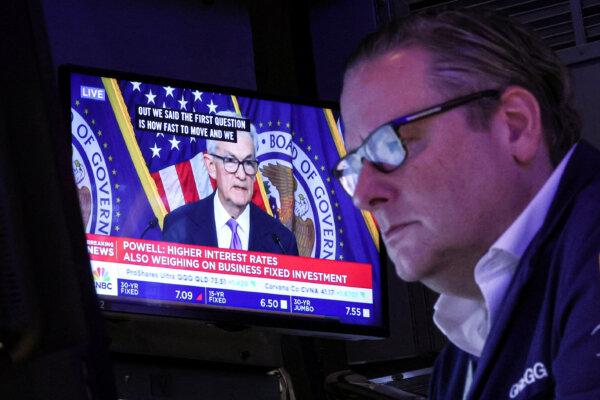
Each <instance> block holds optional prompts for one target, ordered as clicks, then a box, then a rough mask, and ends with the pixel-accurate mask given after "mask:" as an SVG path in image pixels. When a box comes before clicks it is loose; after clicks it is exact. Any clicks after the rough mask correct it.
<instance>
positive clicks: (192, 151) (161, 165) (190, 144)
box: [119, 80, 266, 212]
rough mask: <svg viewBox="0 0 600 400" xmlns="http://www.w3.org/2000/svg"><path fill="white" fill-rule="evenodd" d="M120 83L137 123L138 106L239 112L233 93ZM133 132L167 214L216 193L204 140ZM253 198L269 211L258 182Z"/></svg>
mask: <svg viewBox="0 0 600 400" xmlns="http://www.w3.org/2000/svg"><path fill="white" fill-rule="evenodd" d="M119 87H120V89H121V93H122V95H123V100H124V101H125V104H126V105H127V109H128V113H129V115H130V116H131V119H132V121H133V120H134V118H135V117H134V116H135V115H136V108H137V107H138V106H150V107H159V108H163V109H170V110H178V111H186V112H195V113H202V114H209V115H216V114H218V113H220V112H222V111H229V112H235V105H234V103H233V99H232V97H231V96H230V95H225V94H221V93H213V92H201V91H200V90H198V89H188V88H178V87H171V86H161V85H156V84H149V83H144V82H133V81H126V80H122V81H119ZM134 131H135V136H136V139H137V143H138V146H139V148H140V151H141V153H142V156H143V158H144V161H145V163H146V166H147V167H148V171H149V172H150V176H151V177H152V179H153V180H154V182H155V183H156V187H157V189H158V193H159V195H160V197H161V200H162V202H163V204H164V206H165V208H166V210H167V212H170V211H172V210H174V209H176V208H177V207H180V206H182V205H184V204H188V203H191V202H194V201H197V200H200V199H203V198H205V197H206V196H209V195H210V194H211V193H212V192H213V191H214V188H215V187H216V186H215V182H213V181H212V180H211V178H210V176H209V175H208V171H207V170H206V166H205V163H204V158H203V154H204V153H205V152H206V140H205V139H202V138H196V137H190V136H183V135H173V134H168V133H163V132H150V131H145V130H140V129H137V128H136V127H135V126H134ZM253 202H254V203H255V204H257V205H258V206H259V207H261V208H262V209H266V207H265V204H264V202H263V199H262V196H261V193H260V190H259V187H258V182H257V181H256V182H255V187H254V197H253Z"/></svg>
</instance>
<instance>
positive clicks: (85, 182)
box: [71, 108, 113, 235]
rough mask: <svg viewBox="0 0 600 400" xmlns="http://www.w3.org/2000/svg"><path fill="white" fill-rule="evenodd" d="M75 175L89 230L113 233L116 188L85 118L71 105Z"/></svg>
mask: <svg viewBox="0 0 600 400" xmlns="http://www.w3.org/2000/svg"><path fill="white" fill-rule="evenodd" d="M71 115H72V119H71V134H72V141H71V144H72V147H73V176H74V178H75V183H76V185H77V192H78V195H79V205H80V207H81V214H82V218H83V223H84V226H85V231H86V233H94V234H100V235H110V234H111V232H112V221H113V207H112V205H113V191H112V185H111V182H110V174H109V173H108V171H109V169H108V167H107V164H106V158H105V156H104V154H103V152H102V149H101V146H100V145H99V143H98V139H97V137H96V136H95V135H94V132H93V130H92V128H91V127H90V125H89V124H88V123H87V122H86V120H85V119H84V118H83V117H82V116H81V114H79V113H78V112H77V111H76V110H75V109H74V108H71Z"/></svg>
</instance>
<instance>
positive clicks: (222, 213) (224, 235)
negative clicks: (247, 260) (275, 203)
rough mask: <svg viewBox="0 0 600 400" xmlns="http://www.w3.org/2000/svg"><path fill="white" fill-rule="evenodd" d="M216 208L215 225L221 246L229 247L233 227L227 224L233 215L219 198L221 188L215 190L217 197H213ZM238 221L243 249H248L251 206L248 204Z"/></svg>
mask: <svg viewBox="0 0 600 400" xmlns="http://www.w3.org/2000/svg"><path fill="white" fill-rule="evenodd" d="M213 203H214V209H215V227H216V230H217V241H218V243H219V247H224V248H228V247H229V243H230V241H231V229H230V228H229V226H227V221H229V219H230V218H232V216H231V215H229V213H228V212H227V210H225V207H223V204H221V199H220V198H219V190H218V189H217V190H216V191H215V197H214V199H213ZM235 220H236V222H237V223H238V231H237V232H238V235H239V236H240V239H241V241H242V249H244V250H248V241H249V236H250V207H249V205H246V208H245V209H244V211H242V213H241V214H240V215H239V216H238V217H237V218H236V219H235Z"/></svg>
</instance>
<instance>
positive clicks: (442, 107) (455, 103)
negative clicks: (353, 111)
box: [331, 89, 502, 196]
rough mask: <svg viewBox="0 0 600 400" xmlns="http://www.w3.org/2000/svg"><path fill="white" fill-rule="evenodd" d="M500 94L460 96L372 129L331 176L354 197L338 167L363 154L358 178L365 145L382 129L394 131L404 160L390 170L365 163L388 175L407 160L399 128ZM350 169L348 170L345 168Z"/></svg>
mask: <svg viewBox="0 0 600 400" xmlns="http://www.w3.org/2000/svg"><path fill="white" fill-rule="evenodd" d="M501 93H502V92H501V91H500V90H498V89H487V90H482V91H479V92H475V93H471V94H468V95H465V96H460V97H457V98H454V99H451V100H447V101H445V102H443V103H439V104H436V105H434V106H431V107H427V108H425V109H423V110H420V111H416V112H413V113H410V114H407V115H403V116H401V117H398V118H394V119H393V120H391V121H388V122H386V123H384V124H381V125H379V126H378V127H377V128H375V129H373V131H371V133H369V135H368V136H367V138H366V139H365V140H363V142H362V143H361V144H360V146H358V147H357V148H356V149H354V150H352V151H351V152H350V153H348V154H346V155H345V156H344V157H342V158H340V159H339V160H338V162H336V163H335V165H334V167H333V170H332V171H331V173H332V175H333V176H334V177H335V178H337V179H338V181H340V184H341V185H342V187H343V188H344V191H345V192H346V193H348V195H350V196H353V195H354V191H356V188H355V189H354V191H352V193H351V192H350V191H349V189H348V188H347V186H346V185H345V184H344V183H343V181H342V178H343V176H344V175H342V171H343V170H339V169H338V167H339V166H340V164H341V163H343V162H346V163H347V164H348V165H351V163H350V162H348V159H349V158H350V157H352V156H354V155H355V154H357V153H363V155H362V158H361V159H360V165H361V167H360V169H359V170H358V171H357V172H356V176H357V177H358V176H360V173H361V171H362V164H363V162H364V160H365V159H366V157H365V154H366V151H365V150H364V149H365V146H366V145H367V143H369V141H370V140H371V138H372V137H373V136H374V135H375V134H376V133H378V132H379V131H380V130H381V129H382V128H384V127H387V126H390V127H391V128H392V130H393V131H394V133H395V134H396V137H397V138H398V141H399V142H400V145H401V146H402V148H403V149H404V152H405V156H404V158H403V159H402V160H401V161H400V163H399V164H398V165H395V166H393V167H392V168H390V169H384V168H382V167H380V166H379V165H378V164H377V163H374V162H371V161H370V160H368V159H367V161H369V162H370V163H371V164H372V165H373V166H374V167H375V168H376V169H377V170H378V171H380V172H383V173H386V174H387V173H390V172H393V171H395V170H396V169H398V168H400V166H402V164H404V162H405V161H406V159H407V158H408V149H407V148H406V145H405V143H404V141H403V140H402V137H401V136H400V127H401V126H403V125H407V124H409V123H412V122H416V121H419V120H422V119H425V118H429V117H432V116H434V115H437V114H442V113H444V112H446V111H450V110H452V109H454V108H456V107H460V106H462V105H465V104H468V103H470V102H473V101H476V100H481V99H483V98H486V97H493V98H498V97H499V96H500V94H501ZM347 169H350V168H346V170H347Z"/></svg>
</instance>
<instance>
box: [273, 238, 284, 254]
mask: <svg viewBox="0 0 600 400" xmlns="http://www.w3.org/2000/svg"><path fill="white" fill-rule="evenodd" d="M271 237H272V238H273V241H274V242H275V243H277V245H278V246H279V248H280V249H281V254H287V252H286V251H285V249H284V248H283V244H281V240H279V236H277V234H276V233H274V234H272V235H271Z"/></svg>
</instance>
